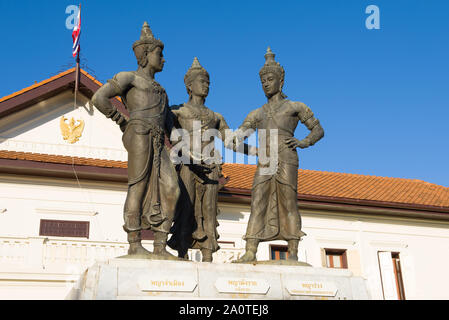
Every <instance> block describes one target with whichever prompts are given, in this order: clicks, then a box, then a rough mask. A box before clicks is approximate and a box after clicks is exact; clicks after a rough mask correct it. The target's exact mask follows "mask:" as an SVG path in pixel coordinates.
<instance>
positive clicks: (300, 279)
mask: <svg viewBox="0 0 449 320" xmlns="http://www.w3.org/2000/svg"><path fill="white" fill-rule="evenodd" d="M304 265H305V264H303V265H301V263H299V264H292V263H286V264H282V263H264V262H261V263H256V264H251V263H245V264H234V263H232V264H216V263H200V262H190V261H162V260H148V259H120V258H116V259H111V260H108V261H105V262H101V263H96V264H94V265H93V266H92V267H90V268H89V269H88V270H86V272H85V273H84V274H83V275H82V277H81V279H80V281H79V284H78V288H76V289H74V290H72V292H71V293H70V294H69V296H68V297H67V299H81V300H94V299H101V300H105V299H107V300H109V299H170V300H173V299H185V300H192V299H217V300H218V299H269V300H282V299H284V300H291V299H356V300H360V299H369V296H368V292H367V289H366V284H365V280H364V279H362V278H360V277H354V276H353V275H352V273H351V272H350V271H348V270H344V269H328V268H313V267H311V266H304Z"/></svg>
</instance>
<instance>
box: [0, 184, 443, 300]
mask: <svg viewBox="0 0 449 320" xmlns="http://www.w3.org/2000/svg"><path fill="white" fill-rule="evenodd" d="M125 197H126V185H125V184H120V183H93V182H86V181H81V185H80V186H79V185H78V184H77V182H76V181H67V180H63V179H42V178H29V177H28V178H27V177H19V176H14V177H13V176H8V175H3V176H0V209H6V211H5V212H3V213H0V237H38V236H39V220H40V219H56V220H58V219H61V220H82V221H89V222H90V235H89V241H97V242H102V241H103V242H106V243H111V244H114V243H116V244H120V245H121V248H122V249H123V250H125V246H126V233H125V232H124V231H123V229H122V224H123V218H122V210H123V204H124V201H125ZM220 211H221V214H220V215H219V217H218V220H219V223H220V226H219V228H218V230H219V233H220V235H221V236H220V239H219V240H220V241H230V242H234V243H235V245H232V244H222V247H223V248H224V249H232V248H235V249H239V250H240V251H239V252H243V250H242V249H243V248H244V246H245V241H243V240H242V236H243V235H244V234H245V231H246V225H247V222H248V218H249V211H250V210H249V206H244V205H234V204H228V203H221V204H220ZM94 213H95V214H94ZM302 217H303V226H304V227H303V230H304V231H305V232H306V233H307V236H306V237H305V238H304V240H303V241H301V242H300V253H299V256H300V259H301V260H303V261H305V262H308V263H310V264H311V265H313V266H314V267H322V266H323V264H322V263H323V261H322V256H321V249H322V248H335V249H346V250H347V253H348V267H349V269H350V270H351V271H352V272H353V273H354V274H355V275H360V276H362V277H364V278H366V279H367V283H368V286H369V290H370V293H371V295H372V298H374V299H383V294H382V286H381V281H380V272H379V264H378V258H377V252H378V251H391V252H399V253H400V258H401V265H402V270H403V276H404V286H405V294H406V298H407V299H448V298H449V294H448V293H447V291H446V288H447V287H448V286H449V277H447V274H446V272H447V270H449V254H448V253H449V232H448V231H449V223H446V222H438V223H436V222H431V221H424V220H422V221H420V220H416V219H403V218H402V219H400V218H386V217H374V216H366V215H365V216H357V215H353V214H337V213H327V214H324V213H323V212H318V211H311V210H308V211H304V210H303V211H302ZM38 238H39V237H38ZM53 238H55V237H53ZM56 238H57V237H56ZM71 240H73V241H74V242H76V243H79V241H80V240H82V239H71ZM37 241H41V240H39V239H38V240H37ZM273 243H278V244H285V243H283V242H281V241H277V242H273ZM122 249H121V250H122ZM125 251H126V250H125ZM269 258H270V256H269V243H262V244H261V245H260V246H259V251H258V259H259V260H267V259H269ZM0 270H1V267H0Z"/></svg>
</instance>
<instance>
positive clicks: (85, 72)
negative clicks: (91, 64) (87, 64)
mask: <svg viewBox="0 0 449 320" xmlns="http://www.w3.org/2000/svg"><path fill="white" fill-rule="evenodd" d="M75 71H76V68H70V69H68V70H66V71H64V72H61V73H59V74H57V75H55V76H53V77H51V78H48V79H46V80H43V81H41V82H38V83H35V84H33V85H31V86H29V87H26V88H24V89H22V90H19V91H17V92H14V93H12V94H10V95H7V96H5V97H3V98H0V102H3V101H6V100H9V99H11V98H14V97H16V96H19V95H21V94H23V93H25V92H28V91H30V90H33V89H36V88H38V87H40V86H43V85H44V84H47V83H49V82H52V81H55V80H57V79H59V78H61V77H63V76H65V75H67V74H69V73H72V72H75ZM80 72H81V73H82V74H84V75H85V76H86V77H87V78H89V79H90V80H92V81H94V82H95V83H96V84H97V85H99V86H100V87H101V86H102V85H103V83H101V82H100V81H98V80H97V79H95V77H93V76H92V75H90V74H89V73H88V72H87V71H85V70H83V69H80ZM117 100H119V101H120V102H121V101H122V100H121V99H120V97H117Z"/></svg>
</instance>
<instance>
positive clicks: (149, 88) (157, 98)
mask: <svg viewBox="0 0 449 320" xmlns="http://www.w3.org/2000/svg"><path fill="white" fill-rule="evenodd" d="M163 49H164V44H163V43H162V42H161V41H160V40H158V39H156V38H155V37H154V36H153V33H152V32H151V29H150V27H149V26H148V23H146V22H145V23H144V25H143V27H142V32H141V36H140V39H139V40H137V41H136V42H134V44H133V51H134V54H135V56H136V59H137V64H138V69H137V71H125V72H120V73H118V74H116V75H115V76H114V77H113V79H111V80H108V82H107V83H106V84H105V85H103V86H102V87H101V88H100V89H98V90H97V92H96V93H95V94H94V96H93V97H92V103H93V104H94V105H95V107H96V108H97V109H98V110H100V111H101V112H102V113H103V114H104V115H105V116H106V117H107V118H110V119H112V120H113V121H115V122H116V123H117V124H118V125H119V126H120V129H121V130H122V131H123V138H122V140H123V145H124V147H125V148H126V150H127V151H128V193H127V197H126V201H125V205H124V221H125V223H124V226H123V228H124V230H125V231H126V232H127V234H128V242H129V245H130V246H129V250H128V255H129V256H132V257H143V258H154V259H170V260H177V259H178V258H177V257H175V256H173V255H171V254H170V253H169V252H168V251H167V250H166V244H167V237H168V234H169V232H170V228H171V225H172V222H173V218H174V214H175V208H176V205H177V202H178V199H179V195H180V189H179V183H178V178H177V174H176V170H175V167H174V166H173V164H172V163H171V161H170V158H169V155H168V151H167V149H166V146H165V144H164V140H165V135H166V134H167V133H168V132H170V130H171V123H170V121H171V117H170V116H169V106H168V98H167V94H166V92H165V90H164V88H163V87H162V86H161V85H160V84H159V83H157V82H156V80H155V79H154V77H155V74H156V73H158V72H161V71H162V69H163V67H164V63H165V60H164V58H163V54H162V51H163ZM117 96H118V97H121V100H122V102H123V104H124V105H125V107H126V109H127V110H128V112H129V118H128V117H126V116H124V115H123V114H121V113H120V112H119V111H118V110H117V109H116V108H115V107H114V106H113V105H112V103H111V102H110V101H109V99H111V98H113V97H117ZM143 229H150V230H152V231H153V232H154V251H153V253H150V252H148V251H147V250H146V249H145V248H144V247H143V246H142V244H141V231H142V230H143Z"/></svg>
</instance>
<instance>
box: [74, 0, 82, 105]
mask: <svg viewBox="0 0 449 320" xmlns="http://www.w3.org/2000/svg"><path fill="white" fill-rule="evenodd" d="M78 19H81V3H80V5H79V11H78ZM77 25H78V35H77V41H78V45H77V53H76V70H75V105H74V108H75V109H76V108H77V105H76V94H77V93H78V90H79V82H80V51H81V50H80V47H79V40H80V39H79V37H80V36H81V34H80V30H79V29H80V27H81V26H80V21H79V20H78V21H77ZM72 36H73V35H72Z"/></svg>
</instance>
